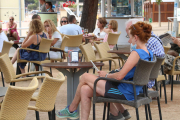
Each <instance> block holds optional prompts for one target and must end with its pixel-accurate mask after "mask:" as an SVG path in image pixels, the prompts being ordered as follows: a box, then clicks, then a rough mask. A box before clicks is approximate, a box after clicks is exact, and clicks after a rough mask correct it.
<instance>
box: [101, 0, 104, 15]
mask: <svg viewBox="0 0 180 120" xmlns="http://www.w3.org/2000/svg"><path fill="white" fill-rule="evenodd" d="M104 7H105V0H101V15H102V17H105V14H104V13H105V12H104V11H105V9H104Z"/></svg>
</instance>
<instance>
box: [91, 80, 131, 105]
mask: <svg viewBox="0 0 180 120" xmlns="http://www.w3.org/2000/svg"><path fill="white" fill-rule="evenodd" d="M99 80H106V81H111V82H118V83H127V84H134V82H133V81H127V80H116V79H113V78H105V77H99V78H97V79H96V80H95V82H94V89H93V102H94V101H95V100H96V85H97V82H98V81H99Z"/></svg>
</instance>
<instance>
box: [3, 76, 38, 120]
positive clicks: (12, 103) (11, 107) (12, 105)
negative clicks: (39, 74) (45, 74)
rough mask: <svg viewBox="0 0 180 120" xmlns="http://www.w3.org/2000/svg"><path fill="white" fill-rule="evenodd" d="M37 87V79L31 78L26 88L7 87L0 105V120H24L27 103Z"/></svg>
mask: <svg viewBox="0 0 180 120" xmlns="http://www.w3.org/2000/svg"><path fill="white" fill-rule="evenodd" d="M37 87H38V80H37V78H35V77H34V78H33V80H32V81H31V83H30V84H29V86H28V87H16V86H9V88H8V90H7V93H6V95H5V97H4V100H3V103H2V104H1V111H0V120H12V119H13V120H24V119H25V117H26V114H27V109H28V105H29V101H30V99H31V97H32V95H33V93H34V92H35V90H36V89H37Z"/></svg>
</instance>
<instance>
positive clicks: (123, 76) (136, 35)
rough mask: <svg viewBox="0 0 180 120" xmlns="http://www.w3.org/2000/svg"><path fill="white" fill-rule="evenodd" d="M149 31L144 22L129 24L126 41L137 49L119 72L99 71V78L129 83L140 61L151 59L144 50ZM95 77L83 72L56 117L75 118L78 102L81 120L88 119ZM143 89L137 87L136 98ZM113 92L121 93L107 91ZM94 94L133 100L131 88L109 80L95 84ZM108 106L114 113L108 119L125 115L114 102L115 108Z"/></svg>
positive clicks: (149, 28)
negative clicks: (133, 44)
mask: <svg viewBox="0 0 180 120" xmlns="http://www.w3.org/2000/svg"><path fill="white" fill-rule="evenodd" d="M151 30H152V26H151V25H150V24H147V23H143V22H138V23H136V24H134V25H132V26H131V27H130V28H129V32H128V33H129V36H130V38H129V41H134V42H135V43H136V44H137V47H136V49H135V50H133V51H132V52H131V54H130V56H129V57H128V59H127V61H126V63H125V65H124V66H123V68H122V69H121V70H120V71H119V72H117V73H113V74H108V73H107V72H105V71H99V72H98V74H99V77H107V78H113V79H117V80H132V78H133V76H134V72H135V69H136V65H137V63H138V61H139V59H143V60H147V61H149V60H151V61H152V60H153V53H152V51H151V50H149V49H147V47H146V43H147V41H148V39H149V38H150V37H151ZM97 78H98V76H96V75H93V74H90V73H84V74H83V75H82V76H81V78H80V81H79V85H78V87H77V90H76V94H75V97H74V99H73V101H72V103H71V104H70V105H68V106H67V107H66V108H65V109H62V110H58V111H56V115H57V116H58V117H59V118H70V119H75V118H78V116H79V115H78V113H77V110H76V109H77V107H78V105H79V103H80V102H81V120H88V118H89V114H90V110H91V98H92V97H93V89H94V81H95V80H96V79H97ZM142 87H143V86H136V92H137V95H138V94H139V92H140V90H141V89H142ZM112 89H113V90H114V91H116V93H117V92H118V93H120V94H116V93H113V92H109V91H111V90H112ZM96 93H97V95H100V96H104V97H107V98H114V99H122V100H134V92H133V86H132V85H131V84H126V83H117V82H110V81H107V82H106V81H104V80H100V81H98V83H97V86H96ZM111 106H112V107H111V108H112V109H110V110H111V114H113V115H114V116H115V117H114V118H110V119H113V120H114V119H115V120H116V116H117V117H119V116H121V118H118V119H120V120H124V117H126V116H123V114H124V112H125V111H126V115H127V110H125V108H124V107H123V106H122V105H121V104H119V103H116V106H117V108H115V107H114V106H113V105H111ZM119 108H121V109H119ZM117 109H118V110H117ZM129 118H130V117H129ZM129 118H128V119H129Z"/></svg>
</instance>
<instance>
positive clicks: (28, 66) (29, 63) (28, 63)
mask: <svg viewBox="0 0 180 120" xmlns="http://www.w3.org/2000/svg"><path fill="white" fill-rule="evenodd" d="M29 69H30V63H29V62H28V72H29Z"/></svg>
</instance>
